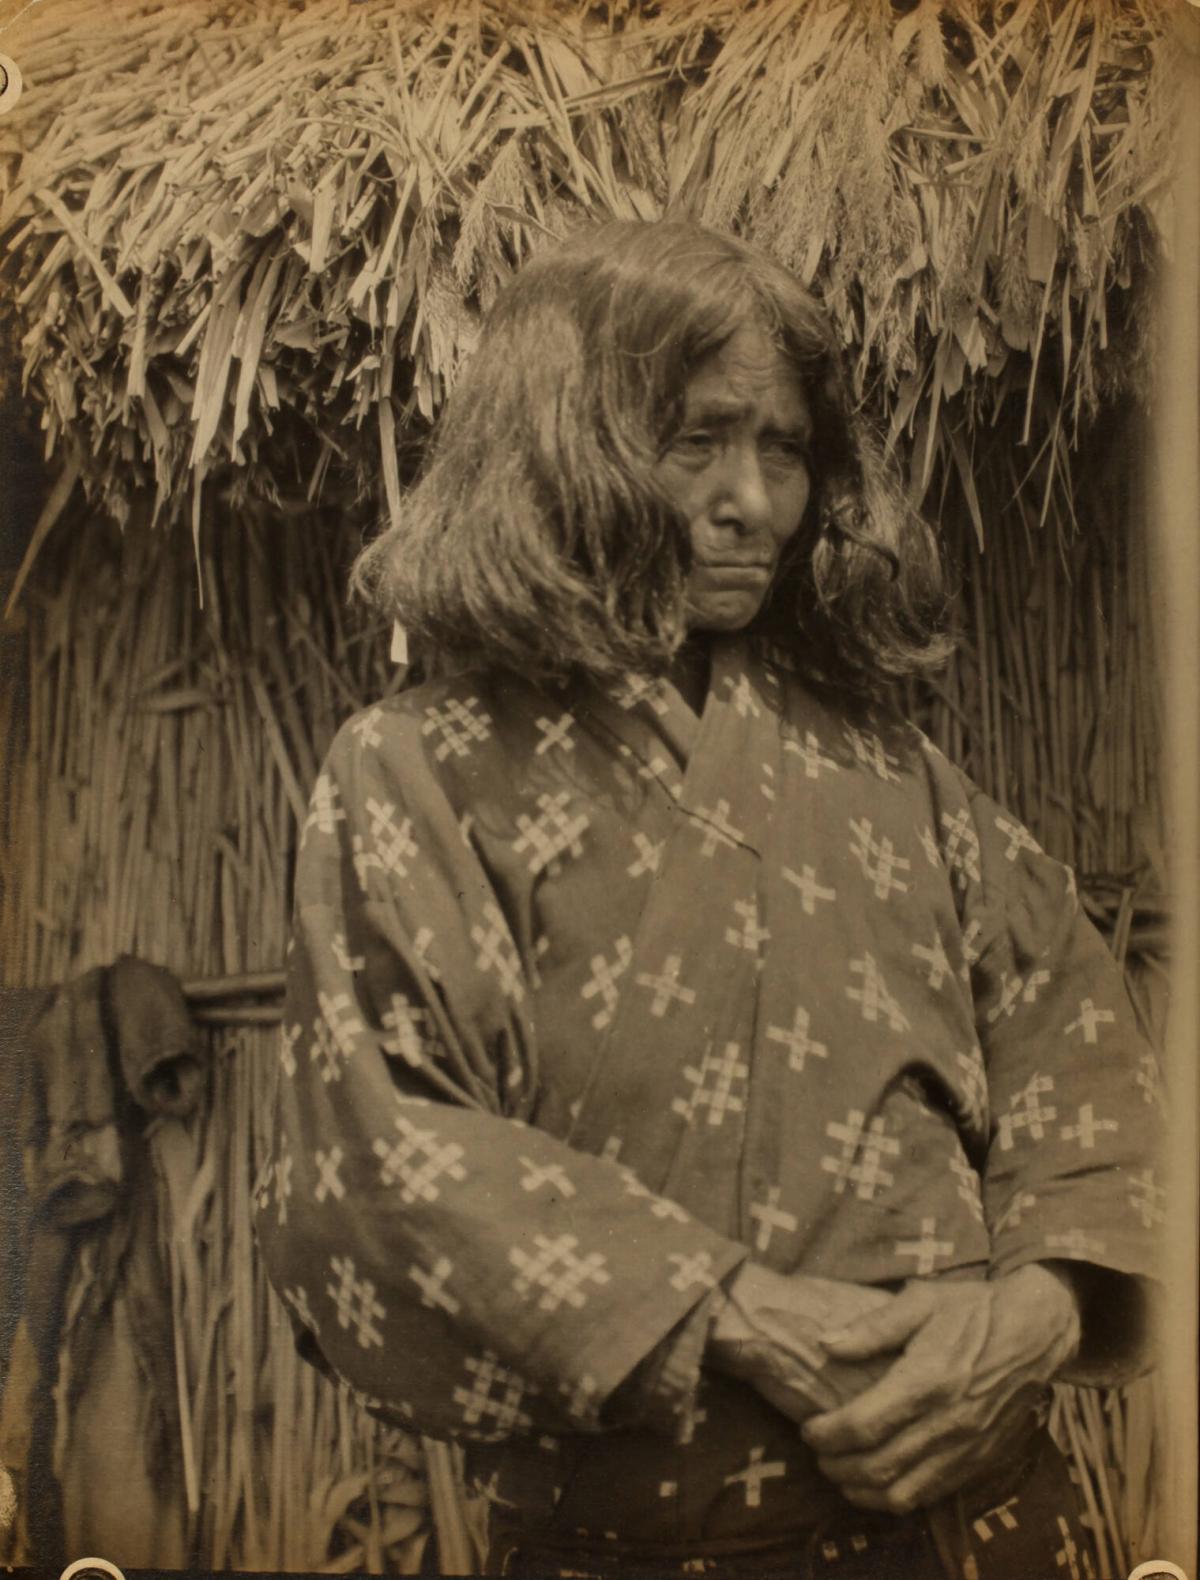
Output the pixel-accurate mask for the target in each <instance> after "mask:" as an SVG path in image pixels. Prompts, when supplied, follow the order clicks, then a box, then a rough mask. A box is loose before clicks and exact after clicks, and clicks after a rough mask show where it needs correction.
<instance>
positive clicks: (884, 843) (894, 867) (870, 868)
mask: <svg viewBox="0 0 1200 1580" xmlns="http://www.w3.org/2000/svg"><path fill="white" fill-rule="evenodd" d="M850 833H851V834H852V835H853V838H852V839H851V841H850V854H851V855H852V856H853V857H854V858H855V860H856V861H857V862H858V863H859V865H860V866H861V867H862V870H863V877H864V878H866V880H867V882H868V883H870V884H871V885H872V886H873V890H874V894H875V898H876V899H877V900H886V899H887V898H888V897H889V896H890V895H891V893H892V891H893V890H895V892H896V893H897V894H906V893H907V892H908V884H907V883H905V881H904V879H903V878H900V877H897V876H896V874H897V873H901V872H907V871H908V870H909V868H910V867H911V866H912V863H911V862H910V861H909V859H908V857H907V856H898V855H897V854H896V847H895V845H893V843H892V841H891V840H890V839H889V838H888V836H887V835H886V834H885V835H884V836H883V838H882V839H876V838H875V834H874V827H873V825H872V823H871V819H870V818H869V817H862V818H851V819H850Z"/></svg>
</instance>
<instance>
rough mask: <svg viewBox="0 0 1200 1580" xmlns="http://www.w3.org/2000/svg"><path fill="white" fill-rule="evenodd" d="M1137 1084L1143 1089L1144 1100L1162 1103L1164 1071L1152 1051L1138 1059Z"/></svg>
mask: <svg viewBox="0 0 1200 1580" xmlns="http://www.w3.org/2000/svg"><path fill="white" fill-rule="evenodd" d="M1137 1084H1138V1085H1139V1086H1140V1087H1141V1089H1142V1101H1143V1102H1146V1103H1155V1104H1158V1105H1161V1104H1162V1100H1163V1091H1162V1073H1161V1072H1160V1070H1159V1068H1158V1060H1157V1059H1156V1058H1155V1057H1154V1055H1153V1054H1152V1053H1143V1054H1142V1056H1141V1058H1140V1059H1139V1060H1138V1072H1137Z"/></svg>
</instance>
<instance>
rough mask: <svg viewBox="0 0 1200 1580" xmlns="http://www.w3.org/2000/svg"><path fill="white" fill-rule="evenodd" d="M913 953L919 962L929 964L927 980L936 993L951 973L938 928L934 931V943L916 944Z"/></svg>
mask: <svg viewBox="0 0 1200 1580" xmlns="http://www.w3.org/2000/svg"><path fill="white" fill-rule="evenodd" d="M912 952H913V954H914V955H916V957H917V959H918V960H924V961H926V962H927V964H928V966H929V975H928V976H927V977H926V979H925V980H926V981H927V982H928V983H929V986H930V987H931V988H932V989H933V990H934V992H935V993H936V992H937V990H938V989H939V988H940V987H941V985H942V983H943V982H944V981H945V980H946V978H947V977H948V976H949V975H950V973H951V966H950V961H949V959H948V958H947V955H946V949H945V945H944V944H943V943H942V935H941V934H940V933H939V932H938V930H937V928H936V927H935V928H934V930H933V942H932V943H931V944H914V945H913V946H912Z"/></svg>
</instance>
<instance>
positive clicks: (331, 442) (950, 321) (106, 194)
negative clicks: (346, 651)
mask: <svg viewBox="0 0 1200 1580" xmlns="http://www.w3.org/2000/svg"><path fill="white" fill-rule="evenodd" d="M1169 9H1170V7H1169V4H1168V0H1109V3H1106V4H1104V5H1102V6H1092V5H1090V4H1086V3H1084V0H1020V3H1017V0H994V3H991V4H988V5H978V4H976V3H975V0H945V3H940V0H919V3H918V4H916V5H913V4H912V3H910V0H905V3H903V4H895V5H893V4H890V3H887V0H863V3H861V4H847V3H846V0H762V3H759V4H755V5H750V6H747V5H745V4H744V3H743V0H703V3H700V0H658V3H655V4H649V3H647V0H635V3H633V4H620V5H617V4H612V5H609V6H607V7H604V8H586V7H581V6H576V5H574V4H570V3H568V0H557V3H548V4H540V5H534V4H533V3H532V0H530V3H527V4H522V3H520V0H479V3H478V4H475V5H472V6H470V7H467V6H459V5H455V4H449V3H447V4H436V3H432V0H431V3H429V4H413V5H406V6H403V7H393V6H388V5H384V4H382V3H377V0H366V3H350V0H313V3H308V4H297V5H294V6H288V7H282V6H278V5H274V4H267V3H266V0H262V3H258V4H256V3H254V0H233V3H231V4H229V5H225V6H222V7H220V8H215V7H210V6H208V5H205V4H202V3H200V0H171V3H169V4H164V3H162V0H120V3H119V4H117V5H116V6H113V5H110V4H109V3H107V0H106V3H105V4H103V5H101V4H93V3H91V0H74V3H72V4H71V5H69V6H68V5H67V4H66V3H65V0H57V3H56V0H45V3H43V4H41V5H39V6H38V7H36V8H32V7H29V8H26V14H25V15H23V16H22V17H21V19H20V23H19V26H18V27H17V28H16V29H15V30H14V32H13V35H12V39H13V42H12V43H11V45H6V47H9V48H11V49H14V50H18V52H19V54H20V58H21V66H22V71H23V73H24V77H25V84H26V86H25V93H24V97H23V99H22V101H21V103H20V105H19V106H18V107H17V110H16V111H15V113H13V114H12V115H9V116H8V117H6V118H5V119H4V121H3V122H2V123H0V168H3V170H4V173H5V186H6V188H7V191H6V195H5V198H4V202H3V206H2V207H0V231H3V232H4V233H5V234H6V235H7V238H8V241H9V246H10V263H9V266H8V272H9V280H10V283H11V291H10V293H9V302H8V306H9V310H10V312H11V313H12V314H13V316H14V318H15V327H16V331H17V334H18V336H19V340H20V346H21V357H22V362H23V376H24V380H25V385H26V387H27V389H28V390H29V391H30V393H31V395H32V396H33V397H34V398H35V399H36V401H37V403H38V405H39V406H40V408H41V410H42V412H43V421H44V425H45V430H46V448H47V451H48V453H54V454H57V455H58V456H59V457H60V459H61V461H62V463H63V465H64V466H66V467H67V468H69V469H70V470H75V469H77V470H78V474H79V475H80V476H81V477H82V479H83V481H84V483H85V485H86V486H87V488H88V491H89V493H90V495H91V496H92V498H93V499H94V500H98V501H103V502H104V504H105V505H106V506H107V508H108V509H109V510H110V511H111V512H112V513H113V514H114V515H115V516H116V517H117V518H118V519H120V520H124V519H126V518H127V517H128V514H129V511H130V508H131V503H132V501H133V500H134V499H135V498H140V497H143V496H147V497H153V498H154V499H155V509H156V512H159V511H163V510H174V509H175V508H176V507H177V506H178V505H180V504H181V502H183V501H184V500H185V499H186V498H187V497H188V496H189V494H190V496H191V497H192V499H193V504H194V507H195V510H196V511H197V512H198V510H199V504H198V501H199V497H200V489H201V484H202V482H203V480H204V479H205V478H206V477H213V476H215V475H217V474H218V473H219V472H220V471H221V470H222V469H224V468H226V467H228V466H231V465H232V466H234V467H235V468H236V487H237V489H238V491H239V494H245V495H248V494H257V495H258V496H260V497H262V498H265V499H267V500H276V499H278V497H279V496H280V494H281V493H291V494H296V493H297V492H298V493H301V494H303V495H304V496H305V497H308V498H313V497H318V496H319V494H320V490H321V486H322V483H323V481H324V480H325V479H326V477H327V475H328V474H329V472H330V470H331V469H332V470H334V471H335V472H336V471H338V470H345V471H348V472H350V473H356V474H357V475H358V476H359V477H360V478H361V477H363V476H368V477H370V478H371V479H372V480H374V479H376V478H378V479H382V481H383V487H384V492H385V494H386V499H387V503H388V505H389V507H390V508H391V509H392V510H393V511H394V510H395V509H396V508H397V507H398V502H399V497H400V477H399V474H398V469H397V464H396V457H395V439H396V434H397V432H398V431H400V432H401V433H403V432H404V431H405V430H406V429H409V428H411V429H413V430H414V431H415V432H418V433H419V432H420V431H421V430H422V428H423V425H424V423H425V422H426V421H427V420H428V419H429V418H430V417H431V416H432V414H433V413H434V411H435V410H436V408H437V406H438V404H439V402H440V400H441V398H442V395H443V393H444V390H445V388H446V385H447V383H448V382H449V381H451V380H452V379H453V377H454V374H455V370H456V368H457V367H458V365H459V362H460V360H461V358H462V357H463V356H464V354H465V353H466V352H467V351H469V349H470V346H471V343H472V339H473V335H474V331H475V324H476V319H477V313H478V310H479V308H481V307H486V306H487V304H488V303H489V302H490V300H491V298H492V297H493V296H494V294H495V292H496V290H497V288H498V287H499V285H500V284H501V283H502V282H503V281H504V280H505V279H506V278H507V277H508V275H509V273H510V272H511V270H512V268H513V267H514V265H516V264H518V263H519V262H520V261H521V260H522V259H523V257H524V256H525V255H526V254H527V253H528V252H529V251H530V250H531V249H532V248H536V247H537V246H539V245H541V244H543V243H544V241H545V239H546V238H547V236H552V235H557V234H561V233H562V232H563V231H564V230H566V229H567V228H569V227H570V226H571V225H573V224H575V223H577V222H579V221H580V220H583V219H586V218H598V217H602V216H605V215H620V216H632V217H652V216H655V215H657V214H660V213H662V212H664V211H667V210H670V211H672V212H685V213H689V214H692V215H694V216H695V217H698V218H700V219H702V220H704V221H706V222H707V223H710V224H713V225H718V226H735V227H737V228H739V229H742V230H744V231H745V232H747V233H748V234H750V235H753V236H754V237H755V238H756V239H757V240H758V241H759V242H760V243H762V244H763V245H765V246H767V247H768V248H770V249H771V250H772V251H774V252H775V253H776V254H777V255H778V256H779V257H780V258H781V259H782V260H783V261H784V262H785V263H787V264H788V265H790V266H791V267H793V268H794V269H795V270H796V271H797V272H798V273H799V275H800V276H801V277H802V278H803V279H804V280H806V281H811V282H814V283H816V284H817V285H818V286H819V287H820V289H821V290H822V292H823V294H824V296H825V299H826V301H827V302H828V303H829V305H830V308H831V310H832V312H833V314H834V316H835V318H836V320H837V323H838V326H839V329H840V331H841V334H842V337H843V340H844V341H845V343H846V344H847V346H848V347H850V348H851V349H852V352H853V357H854V366H855V373H856V378H857V382H858V386H859V389H860V392H862V393H863V394H864V396H866V397H868V398H869V399H870V401H871V403H872V405H873V407H874V409H875V410H876V411H877V413H878V414H879V416H880V417H881V420H886V421H887V422H888V423H890V425H891V428H892V431H893V434H894V435H896V436H899V435H900V434H902V433H903V434H905V435H909V434H911V435H913V437H914V473H915V478H916V486H917V488H918V489H919V490H922V491H923V490H924V489H925V488H926V487H927V486H928V484H929V483H930V481H931V479H932V478H933V477H934V475H935V472H936V470H937V467H938V466H939V465H941V466H945V467H949V468H961V467H962V462H963V458H964V455H965V447H969V436H970V433H971V432H972V431H973V430H974V429H975V428H976V427H981V426H985V425H987V424H989V423H991V422H992V421H993V420H994V419H995V417H996V416H997V414H998V413H1000V412H1001V411H1002V410H1005V409H1007V408H1008V407H1009V406H1012V407H1015V409H1016V410H1017V411H1019V413H1020V424H1019V426H1020V431H1021V434H1022V437H1023V439H1024V440H1025V441H1026V442H1027V443H1029V444H1031V446H1032V448H1031V450H1030V454H1031V455H1034V454H1037V453H1039V452H1040V451H1041V450H1042V448H1043V447H1049V448H1048V453H1049V455H1050V458H1051V460H1052V462H1058V463H1059V464H1061V460H1062V455H1063V452H1064V449H1065V445H1066V442H1067V439H1068V438H1069V437H1070V436H1071V435H1072V434H1073V433H1074V431H1075V426H1076V424H1077V423H1078V422H1079V420H1080V419H1081V417H1083V416H1086V415H1087V414H1088V413H1090V412H1091V411H1092V410H1093V408H1094V406H1095V403H1096V400H1097V398H1098V396H1099V394H1100V393H1101V392H1102V390H1103V389H1105V388H1107V387H1110V386H1113V385H1115V384H1118V383H1121V382H1123V381H1124V382H1128V380H1129V379H1131V378H1136V376H1137V369H1138V362H1139V356H1138V349H1139V345H1140V340H1139V334H1140V330H1139V329H1138V327H1137V323H1136V320H1137V315H1138V312H1139V310H1140V309H1139V305H1138V297H1137V293H1136V291H1130V287H1131V286H1132V285H1133V284H1134V282H1135V278H1136V277H1137V276H1138V275H1139V274H1140V273H1142V272H1144V271H1143V265H1144V264H1145V262H1146V260H1147V259H1148V258H1149V257H1151V256H1152V253H1153V246H1154V237H1155V235H1156V233H1157V219H1156V216H1157V209H1158V205H1159V204H1160V202H1161V201H1162V198H1163V194H1164V190H1165V187H1166V184H1167V182H1168V179H1169V172H1170V168H1171V147H1170V128H1171V125H1172V122H1173V103H1172V101H1173V95H1174V91H1175V89H1174V79H1173V74H1172V72H1171V70H1170V67H1169V58H1170V53H1171V52H1170V47H1169V40H1167V39H1166V38H1165V37H1164V30H1165V29H1167V27H1168V20H1167V17H1168V12H1169ZM68 475H69V474H68ZM1052 475H1053V467H1052ZM974 513H975V515H976V524H977V527H979V528H980V529H981V528H982V519H981V517H979V516H978V512H977V510H976V511H975V512H974ZM199 520H200V517H199V514H194V517H193V525H194V526H196V525H198V522H199Z"/></svg>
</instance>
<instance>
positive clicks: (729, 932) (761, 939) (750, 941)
mask: <svg viewBox="0 0 1200 1580" xmlns="http://www.w3.org/2000/svg"><path fill="white" fill-rule="evenodd" d="M733 909H734V914H735V915H736V916H737V917H738V920H739V921H740V922H741V926H740V927H727V928H726V929H725V942H726V943H727V944H732V945H733V947H734V948H735V949H745V950H748V951H749V953H750V954H752V955H757V954H760V953H761V951H762V946H763V944H765V943H766V942H767V940H768V939H769V938H770V936H771V931H770V928H767V927H760V926H759V925H758V901H757V900H755V899H749V900H735V901H734V902H733Z"/></svg>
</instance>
